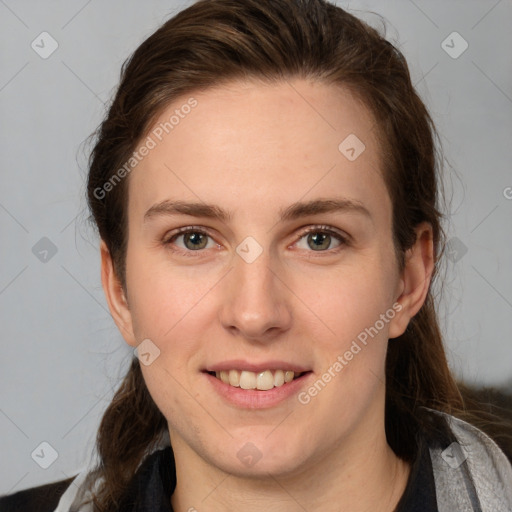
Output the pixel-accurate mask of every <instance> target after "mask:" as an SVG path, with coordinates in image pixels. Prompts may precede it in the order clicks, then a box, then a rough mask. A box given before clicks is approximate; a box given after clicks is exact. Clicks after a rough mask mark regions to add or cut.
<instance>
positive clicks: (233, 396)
mask: <svg viewBox="0 0 512 512" xmlns="http://www.w3.org/2000/svg"><path fill="white" fill-rule="evenodd" d="M204 375H205V376H206V378H207V379H208V381H209V382H210V384H211V385H212V386H213V389H215V391H217V393H219V395H221V396H222V397H223V398H224V399H225V400H226V401H227V402H229V403H230V404H232V405H235V406H236V407H243V408H246V409H266V408H270V407H274V406H276V405H278V404H279V403H281V402H283V401H284V400H286V399H287V398H290V397H291V396H293V395H296V394H298V393H299V391H300V389H301V388H303V387H304V386H305V385H306V383H307V381H308V380H309V378H310V377H311V375H313V373H312V372H308V373H305V374H304V375H301V376H300V377H298V378H297V379H294V380H292V381H291V382H287V383H285V384H283V385H282V386H279V387H274V388H272V389H269V390H267V391H259V390H257V389H242V388H235V387H234V386H231V385H229V384H226V383H225V382H222V381H221V380H220V379H218V378H217V377H214V376H213V375H210V374H209V373H206V372H204Z"/></svg>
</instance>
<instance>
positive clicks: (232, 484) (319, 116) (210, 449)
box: [101, 79, 433, 512]
mask: <svg viewBox="0 0 512 512" xmlns="http://www.w3.org/2000/svg"><path fill="white" fill-rule="evenodd" d="M192 96H193V97H194V98H195V99H196V100H197V106H196V107H195V108H194V109H193V110H192V111H191V112H190V113H189V114H188V115H187V116H185V117H184V118H183V119H180V122H179V124H178V125H176V126H175V127H174V129H173V130H172V132H171V133H170V134H169V135H167V136H165V137H164V138H163V139H162V141H161V142H159V143H158V144H157V146H156V147H155V148H154V149H152V150H151V151H150V152H149V154H148V155H147V156H146V157H145V158H144V159H143V160H142V161H141V162H140V163H139V165H138V166H137V167H136V168H135V169H134V170H133V171H132V173H131V175H130V176H129V180H130V182H129V204H128V212H129V215H128V218H129V239H128V250H127V267H126V268H127V270H126V276H127V283H126V285H127V297H125V296H124V293H123V291H122V287H121V286H120V283H119V281H118V279H117V278H116V275H115V273H114V271H113V268H112V262H111V259H110V256H109V253H108V250H107V249H106V246H105V244H104V243H103V242H102V244H101V255H102V281H103V286H104V290H105V293H106V297H107V300H108V303H109V307H110V310H111V313H112V316H113V318H114V320H115V322H116V324H117V326H118V327H119V330H120V331H121V333H122V334H123V336H124V338H125V340H126V342H127V343H128V344H129V345H131V346H132V347H136V346H137V345H138V344H139V343H141V342H142V340H144V339H147V338H149V339H150V340H151V341H152V343H154V344H155V345H156V346H157V347H158V348H159V350H160V355H159V357H158V358H157V359H155V361H154V362H153V363H152V364H150V365H148V366H144V365H142V366H141V367H142V371H143V375H144V379H145V381H146V384H147V386H148V389H149V391H150V393H151V395H152V397H153V399H154V400H155V403H156V404H157V406H158V407H159V409H160V410H161V411H162V413H163V414H164V416H165V417H166V419H167V421H168V425H169V432H170V437H171V442H172V445H173V449H174V453H175V460H176V467H177V477H178V484H177V488H176V491H175V493H174V495H173V498H172V505H173V507H174V510H175V511H177V512H182V511H187V510H190V509H191V507H194V508H195V509H197V510H198V511H209V510H212V511H213V510H215V511H223V510H245V511H252V510H262V509H264V510H280V511H282V510H283V507H284V510H290V511H294V510H304V509H306V510H308V511H315V510H322V511H331V510H333V511H334V510H350V511H356V512H357V511H364V510H380V511H387V510H389V511H391V510H393V509H394V507H395V505H396V503H397V502H398V500H399V498H400V496H401V494H402V493H403V490H404V489H405V485H406V482H407V478H408V474H409V467H408V466H407V465H406V464H405V463H403V462H402V461H401V460H399V459H398V458H397V457H396V456H395V455H394V453H393V452H392V451H391V449H390V448H389V446H388V445H387V443H386V438H385V430H384V392H385V372H384V362H385V355H386V349H387V343H388V340H389V339H390V338H394V337H397V336H399V335H400V334H402V333H403V332H404V330H405V328H406V327H407V324H408V322H409V320H410V318H411V317H412V316H414V315H415V314H416V313H417V311H418V310H419V308H420V307H421V305H422V304H423V301H424V299H425V295H426V293H427V290H428V286H429V283H430V276H431V273H432V268H433V251H432V237H431V230H430V227H429V226H428V225H420V226H418V229H417V235H418V238H417V242H416V244H415V245H414V247H413V248H412V249H410V250H409V251H408V252H407V253H406V266H405V269H404V270H403V271H402V272H400V271H399V269H398V266H397V262H396V257H395V252H394V247H393V242H392V205H391V201H390V198H389V195H388V192H387V189H386V186H385V183H384V180H383V178H382V174H381V171H380V169H381V162H380V160H379V155H380V149H379V145H378V142H377V136H376V133H375V130H376V125H375V122H374V120H373V118H372V116H371V115H370V113H369V111H368V110H367V109H366V108H365V106H364V105H363V104H362V103H361V102H360V101H358V99H357V98H356V97H355V96H354V95H352V94H351V93H350V92H349V91H348V90H346V89H342V88H339V87H337V86H333V85H326V84H322V83H319V82H310V81H306V80H302V79H301V80H294V81H291V82H283V83H279V84H273V85H265V84H262V83H259V82H255V81H254V82H233V83H230V84H227V85H222V86H219V87H217V88H212V89H208V90H206V91H202V92H198V93H197V94H193V95H192ZM187 99H188V97H187V98H182V99H180V100H177V101H175V102H174V103H173V104H172V105H170V106H169V108H168V109H167V110H166V111H165V112H162V115H161V117H160V118H159V119H158V120H157V121H156V125H157V124H158V123H159V122H161V121H165V120H168V119H169V117H170V115H171V114H172V113H173V112H174V110H175V109H176V108H179V107H180V105H183V104H184V103H185V102H186V101H187ZM350 134H355V135H356V136H357V137H358V138H359V139H360V140H361V141H362V142H363V143H364V145H365V150H364V151H363V152H362V153H361V154H360V156H359V157H358V158H357V159H356V160H354V161H350V160H349V159H347V158H346V157H345V156H344V155H343V154H342V153H341V152H340V151H339V149H338V146H339V144H340V143H341V142H342V141H343V140H344V139H345V138H346V137H347V136H348V135H350ZM330 198H337V199H339V198H345V199H349V200H351V201H353V202H356V203H358V204H361V205H364V207H365V208H366V209H367V210H368V212H369V215H368V216H367V215H365V214H362V213H360V212H356V211H337V212H328V213H321V214H309V215H307V216H305V217H301V218H297V219H291V220H280V218H279V212H280V211H281V210H283V209H285V208H287V207H288V206H290V205H291V204H293V203H296V202H298V201H302V202H305V201H310V200H314V199H330ZM163 200H181V201H190V202H199V203H208V204H214V205H217V206H218V207H221V208H223V209H225V210H227V211H229V212H230V213H231V218H230V219H227V220H225V221H221V220H218V219H211V218H205V217H196V216H190V215H185V214H179V215H175V216H169V215H167V216H166V215H160V216H153V217H151V218H150V219H149V220H147V221H146V222H144V214H145V212H146V211H147V210H148V209H149V208H150V207H151V206H153V205H154V204H157V203H159V202H161V201H163ZM185 226H197V227H200V228H201V231H204V232H206V233H207V234H208V235H209V236H208V238H206V241H205V246H204V247H205V248H203V249H201V250H195V251H194V250H192V249H190V247H192V248H193V247H194V245H193V244H192V243H190V241H188V243H187V245H184V244H185V242H186V240H185V238H184V237H183V236H179V237H177V238H175V239H174V241H173V242H172V243H171V244H167V245H166V244H165V242H166V241H168V240H169V239H171V237H172V236H173V235H174V234H176V230H177V229H178V228H182V227H185ZM322 226H324V227H325V226H328V227H329V229H331V230H334V231H336V232H338V233H339V234H341V235H342V236H345V237H346V238H347V239H348V242H347V243H344V242H339V241H338V240H337V239H336V238H335V237H334V236H333V237H332V238H331V243H330V245H329V241H328V240H327V241H326V243H325V246H322V247H324V248H322V249H321V250H314V248H315V244H314V243H313V242H312V241H311V236H310V237H309V238H308V234H307V233H305V231H306V230H308V229H310V228H311V229H312V230H313V229H316V231H314V233H316V234H317V235H318V234H319V233H320V234H322V233H325V231H324V230H323V229H322V228H321V227H322ZM314 233H313V234H314ZM249 236H250V237H253V238H254V239H255V240H256V241H257V243H258V244H259V246H260V247H261V249H262V252H261V254H260V255H259V256H258V257H257V258H256V259H255V260H254V261H253V262H252V263H247V262H246V261H245V260H244V259H243V258H242V257H240V255H239V254H238V253H237V252H236V249H237V246H238V245H239V244H240V243H241V242H242V241H243V240H244V239H245V238H246V237H249ZM196 237H197V235H196ZM196 240H197V238H196ZM206 242H207V243H206ZM196 243H197V242H196ZM187 251H188V252H187ZM186 254H188V256H187V255H186ZM397 304H398V305H399V307H400V311H399V312H396V314H395V315H394V316H393V318H392V319H390V320H388V322H385V323H384V327H383V328H381V329H380V330H379V332H378V334H377V335H375V336H374V337H373V338H369V342H368V343H367V345H366V346H364V347H363V348H362V350H361V351H360V352H358V353H357V354H356V355H354V357H353V359H352V360H351V361H349V362H348V364H347V365H346V366H344V367H343V369H342V370H341V371H340V372H337V373H336V376H335V377H333V378H332V379H331V381H330V382H329V383H328V384H327V385H326V386H325V387H324V388H323V389H322V390H321V391H320V392H319V393H318V394H317V395H316V396H314V397H313V398H311V400H310V401H309V403H307V404H302V403H300V402H299V400H298V399H297V396H296V395H295V396H292V397H289V398H287V399H286V400H285V401H283V402H281V403H279V404H278V405H276V406H274V407H269V408H265V409H259V410H255V409H250V408H239V407H236V406H233V405H231V404H229V403H227V402H226V401H225V400H224V398H222V397H221V396H219V394H217V393H216V391H214V389H213V387H212V385H211V383H210V382H209V380H208V378H207V377H206V376H205V374H204V373H202V370H204V369H205V368H207V367H209V365H212V364H214V363H220V362H222V361H226V360H230V359H243V360H246V361H249V362H253V363H261V362H264V361H269V360H282V361H287V362H290V363H294V364H298V365H300V366H302V367H306V368H308V369H309V370H311V371H312V372H313V373H312V375H310V376H309V377H308V381H307V382H308V384H307V385H306V384H305V388H304V389H306V390H307V388H308V387H309V386H311V385H312V384H313V383H314V382H315V380H317V379H318V378H319V377H320V376H321V375H322V374H323V373H324V372H325V371H326V370H327V369H328V368H329V367H332V365H333V363H334V362H335V361H336V360H337V358H338V356H340V355H343V354H344V353H345V352H346V351H347V350H348V349H349V348H350V346H351V343H352V342H353V340H354V339H356V337H357V336H358V334H360V333H361V332H363V331H364V330H365V328H369V327H371V326H374V325H375V324H376V321H377V320H379V318H381V317H380V315H382V314H385V313H386V312H387V311H389V310H390V309H393V305H395V308H396V307H397ZM389 342H390V343H392V342H393V341H392V339H391V340H390V341H389ZM301 390H302V391H303V389H301ZM249 442H250V443H252V445H254V446H255V447H256V449H257V453H259V454H260V455H261V458H260V459H259V460H258V461H257V462H256V463H255V464H253V465H251V466H249V465H247V464H244V463H243V462H242V461H241V460H240V459H239V457H238V456H237V453H238V451H239V450H240V449H241V448H242V447H244V445H246V443H249Z"/></svg>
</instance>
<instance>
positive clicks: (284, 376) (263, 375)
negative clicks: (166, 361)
mask: <svg viewBox="0 0 512 512" xmlns="http://www.w3.org/2000/svg"><path fill="white" fill-rule="evenodd" d="M206 373H208V374H209V375H212V376H213V377H216V378H217V379H219V380H221V381H222V382H224V384H228V385H229V386H232V387H235V388H241V389H256V390H259V391H268V390H270V389H273V388H278V387H281V386H284V385H286V384H288V383H289V382H292V381H293V380H296V379H299V378H300V377H302V376H303V375H306V374H308V373H311V372H309V371H307V372H293V371H291V370H286V371H285V370H265V371H262V372H251V371H248V370H235V369H233V370H222V371H219V372H214V371H207V372H206Z"/></svg>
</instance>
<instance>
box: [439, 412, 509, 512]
mask: <svg viewBox="0 0 512 512" xmlns="http://www.w3.org/2000/svg"><path fill="white" fill-rule="evenodd" d="M436 412H437V413H438V414H440V415H442V416H444V418H445V419H446V421H447V423H448V425H449V427H450V430H451V432H452V434H453V436H454V440H453V442H452V443H451V444H450V445H449V446H442V447H441V446H437V447H431V450H430V452H431V458H432V465H433V470H434V477H435V480H436V491H437V492H438V497H439V498H441V500H442V502H446V503H450V504H451V503H452V501H453V504H454V505H456V504H459V503H465V504H467V506H468V507H470V506H473V504H474V503H480V504H481V506H482V507H483V510H496V511H500V512H501V511H505V510H512V485H511V484H512V466H511V464H510V461H509V460H508V459H507V457H506V455H505V454H504V453H503V451H502V450H501V449H500V448H499V447H498V445H497V444H496V443H495V442H494V441H493V440H492V439H491V438H490V437H489V436H487V434H485V433H484V432H483V431H481V430H479V429H478V428H477V427H475V426H473V425H471V424H469V423H467V422H465V421H463V420H461V419H459V418H456V417H454V416H451V415H449V414H446V413H441V412H438V411H436ZM468 509H470V508H468Z"/></svg>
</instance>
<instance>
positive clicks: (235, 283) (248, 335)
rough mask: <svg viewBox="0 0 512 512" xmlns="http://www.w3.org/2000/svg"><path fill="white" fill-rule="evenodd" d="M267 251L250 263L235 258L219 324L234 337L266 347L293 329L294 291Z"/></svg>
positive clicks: (227, 283) (225, 289) (225, 290)
mask: <svg viewBox="0 0 512 512" xmlns="http://www.w3.org/2000/svg"><path fill="white" fill-rule="evenodd" d="M271 259H272V258H271V256H270V255H269V253H268V251H265V250H264V251H263V252H262V254H261V255H260V256H259V257H258V258H257V259H256V260H255V261H252V262H251V263H248V262H247V261H245V260H244V259H243V258H242V257H240V256H239V255H238V254H235V255H234V260H233V269H232V270H231V272H229V274H228V275H227V276H226V282H225V283H224V287H225V288H224V290H223V297H222V306H221V309H220V314H219V315H220V321H221V324H222V325H223V327H224V328H225V329H227V330H228V331H230V332H231V334H232V335H235V336H238V337H240V338H245V339H247V340H249V341H252V342H257V343H267V342H269V341H272V340H274V339H275V338H276V337H278V336H279V335H282V334H283V333H284V332H286V331H287V330H288V329H290V326H291V322H292V311H291V301H290V299H291V291H290V290H289V289H288V288H287V286H286V285H285V279H284V275H283V271H282V267H280V266H279V265H278V264H277V262H273V261H271Z"/></svg>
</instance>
